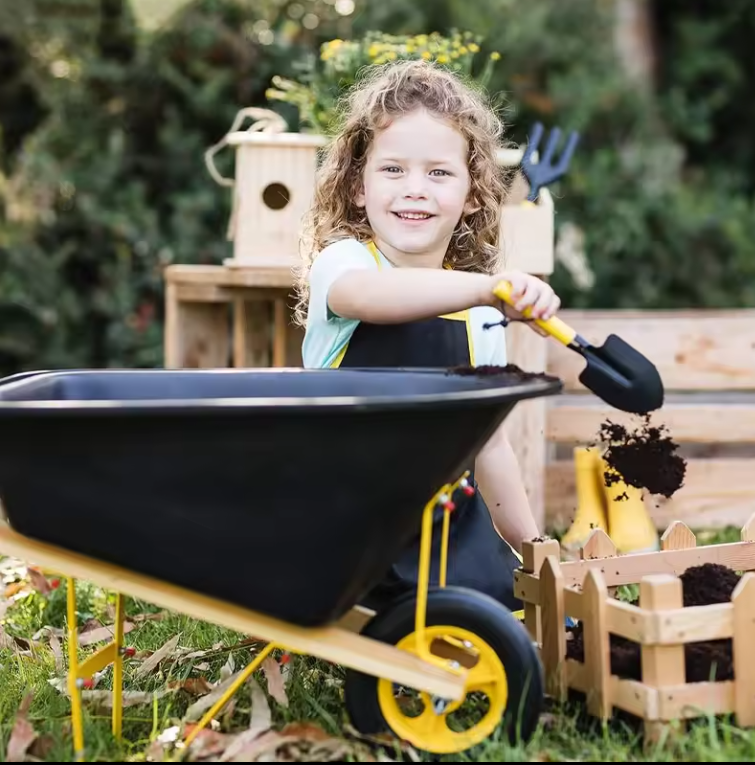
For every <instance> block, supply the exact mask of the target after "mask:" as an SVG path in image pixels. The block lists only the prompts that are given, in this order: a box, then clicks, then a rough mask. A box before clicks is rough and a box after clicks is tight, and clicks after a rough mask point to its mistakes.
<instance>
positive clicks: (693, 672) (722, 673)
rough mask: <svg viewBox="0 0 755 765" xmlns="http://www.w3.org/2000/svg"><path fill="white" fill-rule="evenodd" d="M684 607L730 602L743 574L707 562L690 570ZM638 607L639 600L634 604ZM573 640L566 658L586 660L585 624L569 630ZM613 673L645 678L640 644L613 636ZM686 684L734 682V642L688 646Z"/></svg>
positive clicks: (683, 577) (685, 580) (685, 579)
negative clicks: (583, 626) (583, 631)
mask: <svg viewBox="0 0 755 765" xmlns="http://www.w3.org/2000/svg"><path fill="white" fill-rule="evenodd" d="M679 578H680V579H681V580H682V592H683V600H684V606H685V607H688V606H707V605H710V604H712V603H728V602H729V601H730V600H731V596H732V593H733V592H734V588H735V587H736V586H737V583H738V582H739V578H740V575H739V574H737V573H736V572H735V571H733V570H732V569H730V568H728V567H726V566H720V565H718V564H715V563H706V564H703V565H702V566H694V567H692V568H689V569H687V571H685V572H684V573H683V574H682V575H681V576H680V577H679ZM634 604H635V605H638V603H637V601H634ZM567 632H570V633H571V639H570V640H567V642H566V655H567V657H568V658H570V659H575V660H576V661H584V656H585V647H584V642H583V633H582V623H581V622H580V623H579V624H577V625H576V626H575V627H570V628H568V629H567ZM610 645H611V673H612V674H614V675H618V676H619V677H621V678H627V679H631V680H641V679H642V660H641V649H640V644H639V643H635V642H633V641H631V640H627V639H626V638H622V637H619V636H618V635H611V638H610ZM684 658H685V670H686V681H687V682H688V683H698V682H705V681H708V680H717V681H720V680H733V679H734V664H733V654H732V640H731V639H730V638H727V639H724V640H708V641H705V642H700V643H688V644H687V645H685V647H684Z"/></svg>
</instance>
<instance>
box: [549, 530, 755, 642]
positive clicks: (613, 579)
mask: <svg viewBox="0 0 755 765" xmlns="http://www.w3.org/2000/svg"><path fill="white" fill-rule="evenodd" d="M704 563H715V564H718V565H721V566H728V567H729V568H733V569H735V570H738V571H740V570H741V571H752V570H755V544H753V543H752V542H731V543H728V544H719V545H707V546H703V547H694V548H691V549H689V550H660V551H656V552H648V553H632V554H629V555H618V556H617V557H615V558H602V559H601V558H595V559H592V560H572V561H564V562H562V563H561V564H560V571H561V574H562V575H563V582H564V586H565V587H574V586H577V585H581V584H582V582H583V581H584V578H585V576H586V574H587V572H588V571H589V570H591V569H594V568H597V569H598V570H599V571H600V572H601V573H602V574H603V576H604V577H605V580H606V584H607V585H609V586H614V585H616V586H618V585H622V584H637V583H638V582H640V583H641V582H642V581H643V580H645V579H647V578H648V577H654V576H659V575H662V576H668V575H674V576H676V577H678V576H679V575H681V574H683V573H684V572H685V571H686V570H687V569H688V568H691V567H692V566H700V565H702V564H704ZM540 587H541V593H540V597H541V598H542V597H545V596H546V595H544V594H543V592H542V581H541V583H540ZM724 605H727V606H729V605H730V604H724ZM666 608H667V607H666ZM711 608H713V607H712V606H711ZM674 618H676V617H674ZM679 618H680V619H681V621H682V623H683V624H682V626H684V625H686V618H687V617H684V616H680V617H679ZM692 618H696V617H692ZM724 618H725V617H722V619H724ZM670 624H671V629H672V630H673V629H675V628H674V625H673V624H672V623H670ZM724 627H725V625H724ZM724 627H722V629H723V628H724ZM650 629H651V628H647V622H646V632H648V633H649V634H648V639H651V640H652V639H654V638H655V636H654V635H652V634H650ZM652 629H654V630H655V629H658V630H661V633H662V628H661V627H652ZM716 629H719V627H716ZM678 637H679V635H678V633H677V634H676V635H675V636H674V638H673V639H678ZM703 639H704V638H703Z"/></svg>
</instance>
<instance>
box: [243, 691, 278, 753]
mask: <svg viewBox="0 0 755 765" xmlns="http://www.w3.org/2000/svg"><path fill="white" fill-rule="evenodd" d="M248 683H249V687H250V689H251V692H252V714H251V716H250V718H249V730H248V731H245V733H247V734H249V736H250V737H252V738H254V737H255V736H259V734H260V733H264V732H265V731H266V730H269V729H270V728H271V727H272V725H273V715H272V712H271V711H270V705H269V704H268V703H267V697H266V696H265V692H264V691H263V690H262V688H260V686H259V683H258V682H257V681H256V680H255V679H254V678H252V677H250V678H249V680H248ZM252 734H253V735H252Z"/></svg>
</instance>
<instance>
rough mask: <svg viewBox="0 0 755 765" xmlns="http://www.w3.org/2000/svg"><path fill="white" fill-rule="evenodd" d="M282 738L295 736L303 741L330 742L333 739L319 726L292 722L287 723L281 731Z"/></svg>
mask: <svg viewBox="0 0 755 765" xmlns="http://www.w3.org/2000/svg"><path fill="white" fill-rule="evenodd" d="M281 735H282V736H296V738H298V739H301V740H303V741H332V740H333V737H332V736H330V735H328V734H327V733H326V732H325V731H324V730H323V729H322V728H321V727H320V726H319V725H313V724H312V723H301V722H293V723H288V725H286V726H285V727H284V728H283V730H282V731H281Z"/></svg>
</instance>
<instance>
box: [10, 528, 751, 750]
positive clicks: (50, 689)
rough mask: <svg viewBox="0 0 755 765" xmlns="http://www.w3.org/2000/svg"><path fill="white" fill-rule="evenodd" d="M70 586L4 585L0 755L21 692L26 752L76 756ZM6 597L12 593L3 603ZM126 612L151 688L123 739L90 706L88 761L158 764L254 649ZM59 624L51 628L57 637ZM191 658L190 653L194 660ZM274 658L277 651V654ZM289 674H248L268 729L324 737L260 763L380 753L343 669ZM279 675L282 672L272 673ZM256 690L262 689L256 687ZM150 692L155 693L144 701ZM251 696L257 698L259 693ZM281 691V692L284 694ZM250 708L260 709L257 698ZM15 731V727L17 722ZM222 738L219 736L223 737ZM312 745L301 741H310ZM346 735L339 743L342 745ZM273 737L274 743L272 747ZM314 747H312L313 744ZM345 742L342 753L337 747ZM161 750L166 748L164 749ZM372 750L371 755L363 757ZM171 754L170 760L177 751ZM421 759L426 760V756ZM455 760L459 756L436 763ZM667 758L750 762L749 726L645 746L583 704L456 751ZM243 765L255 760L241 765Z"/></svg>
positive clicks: (85, 596)
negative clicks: (175, 734) (599, 721)
mask: <svg viewBox="0 0 755 765" xmlns="http://www.w3.org/2000/svg"><path fill="white" fill-rule="evenodd" d="M737 538H738V532H737V531H736V530H727V531H725V532H723V533H716V534H712V535H708V536H704V535H702V534H700V535H699V539H700V543H701V544H703V543H713V542H724V541H733V540H735V539H737ZM19 572H20V573H21V574H22V575H23V572H24V569H23V567H22V566H19V567H18V568H17V569H7V568H6V570H5V583H4V584H3V585H2V586H3V587H6V588H7V587H8V586H10V587H11V588H12V587H13V580H14V578H16V577H17V576H18V575H19ZM65 589H66V588H65V583H63V585H62V586H60V587H59V588H57V589H54V590H52V592H49V593H45V594H43V593H41V592H39V591H35V590H34V589H33V588H30V587H27V589H26V590H24V591H22V592H21V593H18V594H16V595H15V596H13V595H12V589H11V590H7V589H6V599H5V600H4V601H3V599H2V590H1V589H0V602H2V603H3V605H4V606H5V607H6V612H5V614H4V619H3V622H2V626H3V632H2V634H0V638H2V639H0V646H2V648H0V756H1V757H2V760H3V761H7V760H8V749H7V748H8V745H9V741H11V740H12V739H14V741H15V742H16V743H17V742H18V740H19V733H18V732H17V733H16V734H13V729H14V725H15V724H16V720H17V717H18V715H19V710H20V708H21V706H22V702H23V701H24V699H25V698H26V699H27V701H29V698H28V697H29V694H31V699H30V704H29V706H28V710H27V711H26V717H27V719H28V722H29V724H30V725H31V728H32V729H33V733H34V734H35V735H36V739H35V740H34V743H33V744H31V746H30V753H31V754H32V756H33V757H36V758H38V759H39V760H42V761H49V762H52V761H54V760H56V759H59V760H61V761H63V762H68V761H72V759H73V751H72V738H71V728H70V704H69V702H68V698H67V696H66V695H65V693H64V692H61V688H62V689H63V691H64V690H65V686H64V685H61V682H64V680H65V666H66V665H67V659H66V657H65V655H64V654H65V650H66V641H65V636H64V635H62V636H60V637H59V638H57V641H56V638H55V637H54V636H53V638H52V643H51V640H50V635H51V634H53V635H56V634H57V635H60V634H61V633H60V631H61V630H63V629H64V628H65ZM7 595H11V598H10V599H8V598H7ZM77 597H78V603H77V605H78V619H79V624H80V626H83V625H85V624H87V623H88V622H89V623H90V624H91V623H93V620H96V622H97V623H99V624H102V625H109V624H111V623H112V614H113V599H112V596H108V595H107V594H106V593H103V592H102V591H100V590H98V589H97V588H94V587H92V586H90V585H89V584H87V583H85V582H79V583H77ZM127 619H129V620H131V621H132V622H133V623H134V629H133V630H132V631H131V632H130V633H129V634H128V635H127V636H126V643H127V645H130V646H133V647H134V648H135V649H136V651H137V654H136V656H135V657H133V658H132V659H129V660H128V661H127V664H126V670H125V688H126V690H127V691H128V692H129V693H131V694H133V693H134V692H143V693H144V692H146V693H147V694H148V695H147V697H146V698H145V699H144V702H143V703H137V704H134V705H132V706H128V707H127V708H126V709H125V713H124V729H123V732H124V736H123V741H122V742H121V743H119V742H117V741H115V740H114V738H113V736H112V735H111V732H110V709H109V707H103V706H101V705H97V704H95V703H94V702H93V701H91V700H87V701H86V703H85V731H86V733H85V735H86V744H87V759H88V760H89V761H94V760H97V761H108V760H110V761H120V762H123V761H133V762H139V761H148V758H149V759H151V760H154V759H158V760H159V759H162V758H163V756H166V757H167V756H169V755H163V752H164V751H166V750H164V748H163V747H162V746H161V745H160V743H159V741H158V739H159V737H161V736H163V737H164V736H166V735H168V734H169V733H170V731H171V730H172V729H175V726H181V725H182V722H183V721H184V718H185V715H186V712H187V710H188V709H189V707H190V706H191V705H192V704H193V703H195V702H197V701H198V700H199V698H200V695H201V694H199V693H198V692H199V691H201V690H204V691H207V690H208V687H209V686H208V685H204V683H207V684H214V683H216V682H218V680H219V679H220V678H221V677H225V676H227V675H228V674H229V673H231V672H235V671H238V670H240V669H241V668H242V667H243V666H244V665H245V664H246V663H247V662H248V661H249V660H250V658H251V657H252V655H253V651H254V645H249V644H248V643H247V644H245V639H246V636H242V635H238V634H236V633H234V632H232V631H229V630H225V629H222V628H218V627H216V626H214V625H211V624H206V623H203V622H198V621H195V620H192V619H189V618H186V617H184V616H182V615H180V614H174V613H165V612H159V611H158V610H157V609H156V608H154V607H153V606H151V605H150V604H148V603H143V602H136V601H132V600H128V601H127ZM56 631H57V632H56ZM176 636H178V644H177V649H176V651H175V652H174V653H172V654H171V655H169V656H168V657H167V658H166V660H164V661H162V662H161V663H160V664H159V665H158V666H157V667H156V668H155V669H154V670H153V671H150V672H147V673H145V674H143V676H137V672H138V669H139V667H140V666H142V665H143V662H144V661H145V660H146V659H148V658H149V656H150V655H151V654H152V653H154V652H155V651H157V650H158V649H160V648H161V647H162V646H164V645H165V644H166V643H168V642H169V641H170V640H171V639H173V638H175V637H176ZM103 644H104V643H103V642H100V643H97V644H94V645H89V646H85V647H82V648H81V650H80V654H79V655H80V658H85V657H86V656H87V655H88V654H90V653H91V652H92V651H93V650H95V649H96V648H98V647H100V646H101V645H103ZM189 654H193V655H189ZM276 656H279V655H278V654H276ZM280 667H282V672H283V673H284V679H285V694H286V699H285V701H286V703H285V704H284V703H280V702H279V701H277V700H276V699H275V698H274V697H273V695H272V694H271V692H272V691H274V690H275V687H274V686H269V685H268V681H267V676H266V675H265V674H264V673H263V672H261V671H260V672H258V673H257V675H255V679H256V681H257V684H258V687H259V689H261V691H262V693H263V694H264V697H265V699H266V701H267V708H269V713H270V715H271V717H272V725H273V728H274V729H275V730H278V731H280V730H281V729H282V728H283V727H284V726H285V725H287V724H289V723H308V724H310V725H314V726H317V727H318V728H319V729H321V730H322V733H321V734H320V735H319V738H320V739H322V740H323V741H322V742H320V743H319V744H317V745H314V744H313V743H312V740H313V739H312V736H313V728H312V727H309V728H303V729H302V728H300V729H299V731H298V732H299V734H300V735H299V738H300V739H301V740H299V741H293V742H289V743H288V744H286V745H285V746H284V745H283V742H281V741H278V742H277V744H278V745H279V746H281V747H282V749H281V751H280V752H279V754H278V756H277V758H276V759H274V760H270V759H267V761H316V760H320V761H325V760H328V759H330V760H331V761H366V760H368V759H370V758H372V759H373V761H374V758H375V756H376V755H375V752H376V749H375V747H374V746H372V747H368V746H366V745H364V744H363V743H359V742H357V741H356V740H355V739H354V738H353V737H351V736H350V735H349V728H348V721H347V720H346V718H345V714H344V711H343V706H342V701H341V696H340V694H341V687H342V681H343V671H342V669H341V668H340V667H336V666H332V665H329V664H327V663H324V662H321V661H319V660H317V659H314V658H312V657H307V656H304V657H301V656H296V657H293V658H292V659H291V661H290V662H289V663H288V664H285V665H280ZM279 671H280V670H279ZM111 681H112V670H111V669H106V670H105V671H104V673H103V674H102V677H101V678H100V679H99V682H98V685H97V688H96V690H97V691H101V690H103V689H109V688H110V684H111ZM252 692H253V689H252V688H251V687H250V686H249V685H245V686H244V687H243V688H242V690H241V691H239V693H238V694H237V695H236V696H235V698H234V701H233V704H232V705H231V707H230V708H228V709H227V710H226V712H224V713H222V714H221V715H220V716H219V726H220V732H219V733H212V732H209V733H208V734H207V736H206V737H205V739H203V741H206V742H207V743H208V745H209V743H217V744H218V747H217V753H216V754H215V755H214V756H212V755H210V756H208V758H207V759H208V760H213V759H214V760H218V759H219V755H220V753H221V752H222V750H223V748H225V746H227V745H228V744H229V743H230V741H231V740H232V735H231V734H234V733H239V732H241V731H244V730H245V729H248V728H249V725H250V715H251V710H252V706H253V705H252ZM258 693H259V691H258ZM149 694H156V695H154V697H152V698H150V697H149ZM255 698H258V697H255ZM279 698H280V697H279ZM254 708H255V710H258V708H259V709H261V710H262V711H265V705H264V704H261V705H260V702H257V703H256V704H255V705H254ZM19 730H21V729H20V728H19ZM224 734H227V735H225V737H224ZM307 742H308V743H307ZM344 742H346V743H344ZM273 743H275V742H273ZM313 745H314V746H316V749H315V750H312V748H311V747H312V746H313ZM344 747H345V748H344ZM167 751H168V752H169V751H170V749H169V748H168V750H167ZM370 753H372V754H370ZM171 756H174V757H175V756H176V754H175V753H174V754H173V755H171ZM384 756H387V757H388V758H389V759H390V760H396V761H398V760H400V754H399V753H397V752H396V751H392V750H391V749H387V750H385V754H384ZM423 759H427V758H423ZM441 759H442V760H445V761H449V762H450V761H454V760H455V759H457V758H451V757H445V758H441ZM603 759H605V760H607V761H609V762H618V761H633V762H671V761H689V760H693V759H699V760H701V761H706V762H718V761H727V760H733V761H742V762H745V761H748V762H751V761H753V759H755V732H750V731H742V730H740V729H738V728H737V727H736V726H733V725H731V724H730V723H729V722H727V721H725V720H720V719H718V720H705V719H703V720H700V721H697V722H695V723H694V724H689V725H688V727H687V730H686V732H684V734H683V735H680V736H677V737H673V738H672V739H671V740H669V741H663V742H661V743H660V744H659V746H658V748H657V749H655V750H650V751H643V748H642V745H641V741H640V738H639V731H638V730H632V729H630V728H628V727H621V726H620V725H619V724H612V725H609V726H605V727H601V726H599V725H593V726H592V728H591V729H587V728H586V726H585V725H584V721H583V720H581V719H580V717H579V715H578V710H575V709H574V708H572V709H559V710H552V709H551V710H549V711H548V712H547V713H546V714H544V715H543V718H542V723H541V727H540V729H539V730H538V732H537V734H536V735H535V737H534V739H533V740H532V741H530V742H529V744H528V745H527V746H523V747H514V748H512V747H510V746H507V745H506V744H505V743H504V742H502V741H500V740H498V739H497V737H496V736H493V737H491V739H490V740H489V741H487V742H486V743H485V744H483V745H481V746H479V747H477V748H476V749H475V750H473V751H471V752H469V753H467V754H466V755H465V756H461V757H459V758H458V760H459V761H462V762H465V761H467V762H474V761H476V762H495V761H509V762H532V761H540V762H550V761H553V762H564V761H597V760H603ZM244 761H250V760H244Z"/></svg>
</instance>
